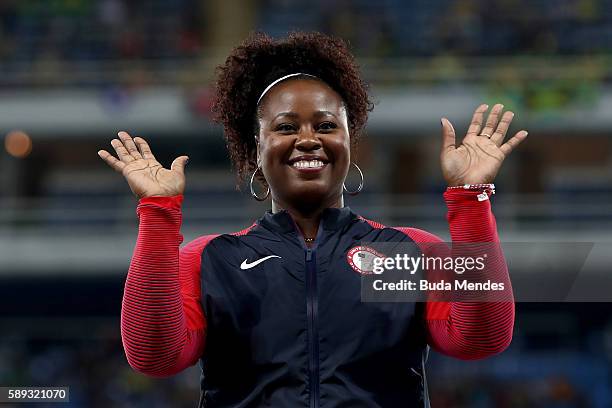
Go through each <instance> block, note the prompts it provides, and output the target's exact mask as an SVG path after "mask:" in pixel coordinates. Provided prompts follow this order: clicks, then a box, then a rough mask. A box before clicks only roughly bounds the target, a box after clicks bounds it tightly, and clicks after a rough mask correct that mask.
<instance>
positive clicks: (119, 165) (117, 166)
mask: <svg viewBox="0 0 612 408" xmlns="http://www.w3.org/2000/svg"><path fill="white" fill-rule="evenodd" d="M98 156H100V158H101V159H102V160H104V161H105V162H106V164H108V165H109V166H111V167H112V168H113V169H114V170H115V171H117V172H119V173H121V171H122V170H123V168H124V167H125V163H123V162H122V161H120V160H117V159H116V158H115V156H113V155H112V154H110V153H109V152H107V151H106V150H100V151H98Z"/></svg>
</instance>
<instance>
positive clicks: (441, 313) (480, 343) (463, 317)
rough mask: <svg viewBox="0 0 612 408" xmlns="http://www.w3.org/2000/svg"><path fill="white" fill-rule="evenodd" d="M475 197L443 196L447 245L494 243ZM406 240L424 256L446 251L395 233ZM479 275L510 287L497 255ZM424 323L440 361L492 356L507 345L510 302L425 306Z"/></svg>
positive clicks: (422, 237) (491, 224)
mask: <svg viewBox="0 0 612 408" xmlns="http://www.w3.org/2000/svg"><path fill="white" fill-rule="evenodd" d="M477 195H478V192H475V191H468V190H459V189H457V190H447V191H446V192H445V194H444V198H445V200H446V204H447V206H448V214H447V219H448V222H449V228H450V234H451V240H452V241H453V242H474V243H499V237H498V235H497V226H496V223H495V217H494V216H493V213H492V212H491V202H490V201H489V200H485V201H478V199H477ZM398 229H400V230H402V231H403V232H404V233H406V234H407V235H409V236H410V237H411V238H412V239H413V240H414V241H415V242H416V243H417V244H418V245H419V246H420V248H421V250H422V251H423V253H424V254H425V255H426V256H442V257H444V256H448V255H450V248H448V247H447V246H445V245H442V240H441V239H440V238H438V237H437V236H435V235H433V234H430V233H428V232H425V231H422V230H418V229H415V228H398ZM484 273H486V275H487V277H488V278H490V279H491V280H493V281H497V282H504V285H506V287H507V288H510V291H511V283H510V278H509V275H508V268H507V265H506V261H505V259H504V256H503V253H502V252H501V249H499V250H498V251H496V252H495V255H494V256H492V257H489V259H488V262H487V268H486V269H485V271H484ZM425 321H426V325H427V334H428V336H427V337H428V342H429V344H430V345H431V346H432V347H433V348H434V349H435V350H437V351H439V352H441V353H444V354H446V355H449V356H452V357H456V358H460V359H464V360H474V359H480V358H485V357H488V356H491V355H495V354H498V353H500V352H502V351H503V350H505V349H506V348H507V347H508V345H509V344H510V342H511V340H512V331H513V328H514V302H513V301H504V302H501V301H500V302H428V303H427V304H426V307H425Z"/></svg>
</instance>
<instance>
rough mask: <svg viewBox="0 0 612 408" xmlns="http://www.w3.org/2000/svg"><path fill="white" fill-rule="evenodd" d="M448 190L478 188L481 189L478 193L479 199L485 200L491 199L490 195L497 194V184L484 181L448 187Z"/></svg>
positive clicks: (477, 189)
mask: <svg viewBox="0 0 612 408" xmlns="http://www.w3.org/2000/svg"><path fill="white" fill-rule="evenodd" d="M447 190H476V191H481V193H480V194H478V196H477V197H478V201H485V200H488V199H489V196H492V195H493V194H495V184H493V183H484V184H463V185H460V186H451V187H447Z"/></svg>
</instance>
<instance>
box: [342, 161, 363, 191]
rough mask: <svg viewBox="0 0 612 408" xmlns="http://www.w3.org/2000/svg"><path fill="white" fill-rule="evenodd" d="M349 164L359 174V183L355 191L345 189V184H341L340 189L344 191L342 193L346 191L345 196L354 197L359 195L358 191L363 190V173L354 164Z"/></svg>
mask: <svg viewBox="0 0 612 408" xmlns="http://www.w3.org/2000/svg"><path fill="white" fill-rule="evenodd" d="M351 164H352V165H353V166H355V168H356V169H357V171H358V172H359V177H360V178H361V180H360V181H359V186H358V187H357V189H356V190H353V191H349V190H348V189H347V188H346V184H344V183H342V188H343V189H344V191H346V193H347V194H349V195H352V196H354V195H357V194H359V192H360V191H361V190H362V189H363V172H362V171H361V169H360V168H359V166H358V165H356V164H355V163H353V162H351Z"/></svg>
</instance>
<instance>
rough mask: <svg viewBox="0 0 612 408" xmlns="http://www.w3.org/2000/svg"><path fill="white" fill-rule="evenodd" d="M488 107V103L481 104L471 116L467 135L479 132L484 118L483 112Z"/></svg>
mask: <svg viewBox="0 0 612 408" xmlns="http://www.w3.org/2000/svg"><path fill="white" fill-rule="evenodd" d="M487 109H489V105H486V104H482V105H480V106H479V107H478V108H476V111H475V112H474V115H473V116H472V122H471V123H470V127H469V128H468V131H467V134H468V135H478V134H479V133H480V128H481V127H482V121H483V119H484V113H485V112H486V111H487Z"/></svg>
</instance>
